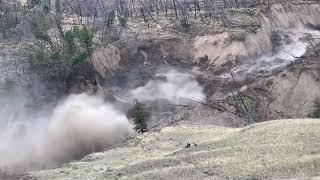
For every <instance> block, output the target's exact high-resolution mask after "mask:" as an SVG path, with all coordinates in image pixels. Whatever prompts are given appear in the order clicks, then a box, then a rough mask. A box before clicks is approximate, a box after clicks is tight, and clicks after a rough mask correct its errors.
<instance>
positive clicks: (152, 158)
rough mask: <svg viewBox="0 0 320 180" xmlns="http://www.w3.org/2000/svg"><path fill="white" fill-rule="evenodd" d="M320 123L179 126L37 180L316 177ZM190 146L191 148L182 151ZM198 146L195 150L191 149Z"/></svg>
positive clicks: (39, 174)
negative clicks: (240, 126)
mask: <svg viewBox="0 0 320 180" xmlns="http://www.w3.org/2000/svg"><path fill="white" fill-rule="evenodd" d="M319 138H320V121H319V119H313V120H311V119H297V120H281V121H270V122H265V123H260V124H256V125H253V126H250V127H244V128H238V129H231V128H223V127H216V126H190V125H182V124H181V125H177V126H175V127H167V128H164V129H162V130H161V131H160V132H151V133H148V134H145V135H143V136H140V137H138V138H137V139H134V140H130V141H129V142H127V143H126V144H125V145H124V146H122V147H118V148H115V149H112V150H109V151H106V152H103V153H97V154H92V155H89V156H87V157H86V158H84V159H83V160H82V161H79V162H73V163H70V164H67V165H65V166H63V167H61V168H58V169H54V170H48V171H41V172H34V173H30V174H29V175H28V177H26V178H31V177H32V178H35V179H41V180H42V179H65V180H67V179H227V178H232V179H236V178H258V179H261V178H277V179H278V178H304V177H317V176H320V154H319V153H320V141H319ZM187 143H191V148H185V146H186V144H187ZM194 143H196V144H197V145H194Z"/></svg>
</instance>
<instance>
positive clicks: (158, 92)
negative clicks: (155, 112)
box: [130, 69, 205, 103]
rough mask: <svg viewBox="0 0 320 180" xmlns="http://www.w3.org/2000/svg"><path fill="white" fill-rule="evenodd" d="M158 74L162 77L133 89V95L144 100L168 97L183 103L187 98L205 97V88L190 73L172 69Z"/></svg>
mask: <svg viewBox="0 0 320 180" xmlns="http://www.w3.org/2000/svg"><path fill="white" fill-rule="evenodd" d="M156 76H157V77H160V78H159V79H155V80H151V81H149V82H148V83H147V84H146V85H145V86H142V87H138V88H136V89H133V90H131V91H130V93H131V96H132V97H134V98H136V99H139V100H142V101H153V100H158V99H166V100H168V101H170V102H172V103H181V102H183V101H186V100H187V99H190V100H198V101H202V100H204V99H205V95H204V93H203V88H202V87H201V86H200V85H199V83H198V82H197V81H196V79H195V78H194V76H192V74H190V73H186V72H180V71H177V70H175V69H171V70H169V71H166V72H161V73H158V74H157V75H156ZM161 77H162V78H161ZM163 79H164V80H163Z"/></svg>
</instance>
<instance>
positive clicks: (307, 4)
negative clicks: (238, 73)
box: [194, 1, 320, 66]
mask: <svg viewBox="0 0 320 180" xmlns="http://www.w3.org/2000/svg"><path fill="white" fill-rule="evenodd" d="M319 15H320V5H319V3H317V2H315V1H301V2H299V1H292V2H282V3H281V2H279V3H275V4H273V5H271V6H270V7H269V8H266V9H260V8H253V9H242V10H238V11H235V12H233V15H232V16H230V17H229V21H230V24H231V25H230V27H226V29H225V31H224V32H223V33H221V34H213V35H205V36H198V37H196V38H195V42H194V55H195V58H196V59H195V61H199V58H201V57H205V56H207V57H208V61H209V62H210V64H212V65H215V66H221V65H223V64H225V63H226V62H228V61H233V62H235V61H237V62H236V63H242V62H243V61H246V60H251V59H255V58H257V57H259V56H262V55H267V54H270V53H272V52H273V51H274V49H275V46H276V44H275V43H276V42H273V34H274V33H276V32H277V31H287V33H288V30H294V31H300V32H305V33H310V32H308V31H307V30H306V28H311V29H315V28H317V27H318V26H319V24H320V20H319V18H318V17H319Z"/></svg>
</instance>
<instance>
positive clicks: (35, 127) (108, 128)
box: [0, 94, 132, 177]
mask: <svg viewBox="0 0 320 180" xmlns="http://www.w3.org/2000/svg"><path fill="white" fill-rule="evenodd" d="M1 118H3V117H1ZM0 122H1V121H0ZM36 122H37V123H36ZM40 122H41V123H40ZM19 123H23V122H21V121H19ZM11 127H14V126H11ZM23 128H24V130H23V132H18V133H22V134H20V135H19V136H15V135H13V134H14V133H8V132H13V131H17V130H19V129H21V128H11V129H10V130H5V131H3V132H0V173H1V171H2V172H3V171H6V172H11V171H20V172H24V171H30V170H35V169H41V168H49V167H55V166H57V165H59V164H61V163H65V162H69V161H71V160H76V159H79V158H82V157H83V156H84V155H87V154H89V153H92V152H96V151H101V150H103V149H105V148H108V147H111V146H113V145H115V144H117V143H120V142H122V141H123V140H125V139H126V138H127V137H128V136H129V135H130V134H131V133H132V125H131V124H130V123H129V121H128V119H127V118H126V116H125V114H124V113H122V112H119V111H117V110H116V109H115V108H114V107H113V106H112V105H111V104H107V103H105V102H104V101H103V99H102V98H99V97H93V96H88V95H85V94H81V95H70V96H69V97H68V98H67V99H65V100H64V101H63V102H61V103H60V104H59V105H57V107H56V108H55V109H54V110H53V112H52V114H51V115H50V116H49V117H41V118H40V119H39V120H36V121H32V123H30V124H28V123H25V124H24V125H23ZM0 177H1V176H0Z"/></svg>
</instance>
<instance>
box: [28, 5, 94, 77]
mask: <svg viewBox="0 0 320 180" xmlns="http://www.w3.org/2000/svg"><path fill="white" fill-rule="evenodd" d="M55 5H56V13H55V16H54V17H53V18H54V19H55V21H54V26H53V27H52V28H50V26H52V25H50V24H48V22H50V19H52V17H51V16H50V14H49V12H50V10H49V11H48V8H45V7H47V6H49V5H46V4H44V5H43V11H41V12H38V13H39V16H37V17H36V25H35V27H36V28H35V32H34V36H35V37H36V40H37V41H36V43H35V44H34V45H33V46H32V47H30V55H29V60H30V64H31V66H32V68H33V69H34V70H35V71H36V72H37V73H39V74H40V75H43V74H44V75H45V76H46V77H49V78H50V79H54V80H58V81H65V80H66V79H67V78H68V76H69V75H70V73H71V72H72V70H73V68H74V67H75V66H77V65H79V64H82V63H83V62H85V61H86V60H87V59H88V58H89V57H90V55H91V54H92V51H93V34H92V32H91V31H90V30H89V29H88V28H87V27H86V26H85V25H81V26H77V25H74V26H72V27H71V28H70V29H68V30H64V28H63V25H62V15H61V11H62V10H61V2H60V0H56V3H55Z"/></svg>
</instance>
